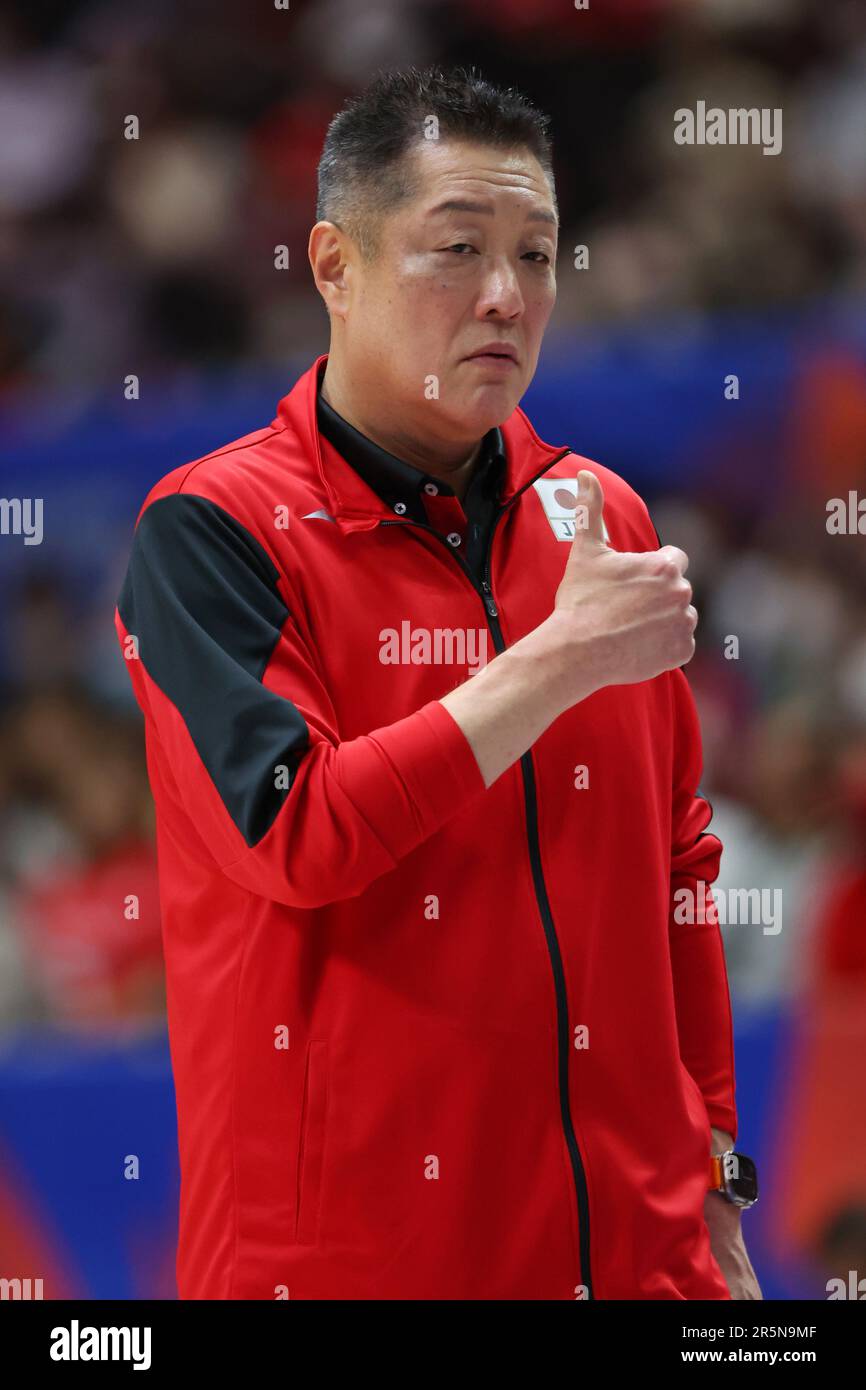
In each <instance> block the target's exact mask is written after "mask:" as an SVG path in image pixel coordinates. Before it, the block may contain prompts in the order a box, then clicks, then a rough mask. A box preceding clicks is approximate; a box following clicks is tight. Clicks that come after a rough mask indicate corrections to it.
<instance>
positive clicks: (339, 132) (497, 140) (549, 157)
mask: <svg viewBox="0 0 866 1390" xmlns="http://www.w3.org/2000/svg"><path fill="white" fill-rule="evenodd" d="M431 117H435V121H436V123H435V125H433V124H432V123H431V121H430V118H431ZM549 124H550V123H549V118H548V117H547V116H546V115H545V114H544V112H542V111H541V110H539V109H538V107H536V106H534V105H533V104H532V102H531V101H529V100H528V99H527V98H526V97H524V96H523V95H522V94H521V93H520V92H517V91H515V90H514V88H511V87H508V88H503V87H496V86H494V85H493V84H492V83H490V82H486V81H485V80H484V79H483V78H482V77H481V76H480V75H479V73H478V72H477V71H476V70H475V69H474V68H464V67H457V68H451V69H449V70H448V71H443V69H442V68H440V67H438V66H434V67H428V68H424V69H420V70H419V69H418V68H414V67H411V68H404V69H402V70H400V71H385V72H380V73H378V74H377V75H376V77H375V78H374V80H373V81H372V82H371V83H370V85H369V86H368V87H366V88H365V89H364V91H363V92H361V93H359V94H358V95H357V96H354V97H352V98H350V99H349V101H347V102H346V104H345V105H344V106H343V108H342V110H340V111H338V112H337V114H336V116H334V118H333V120H332V121H331V123H330V125H329V126H328V131H327V134H326V136H325V143H324V147H323V149H322V157H321V159H320V160H319V184H318V199H317V202H316V218H317V220H319V221H322V220H324V221H328V222H334V223H336V225H337V226H339V227H342V228H344V230H345V231H347V232H348V233H349V235H350V236H352V237H353V239H354V240H355V241H356V242H357V243H358V245H359V247H360V249H361V252H362V255H364V256H365V258H367V259H372V258H373V257H374V256H375V253H376V241H377V237H376V231H377V227H376V223H377V219H378V217H379V216H381V214H382V213H384V212H387V211H390V210H391V209H392V208H394V207H396V206H397V204H398V203H400V202H402V201H403V200H404V199H405V198H408V197H409V196H411V194H412V193H413V192H414V191H415V183H414V181H413V177H412V169H411V166H410V162H409V161H408V160H407V159H406V158H405V156H406V155H407V153H408V152H409V151H410V149H411V148H412V147H413V146H414V145H416V144H417V143H419V142H420V141H422V140H423V139H425V132H426V131H427V130H430V129H435V130H436V136H437V138H443V139H447V138H448V137H449V136H450V137H451V138H452V139H460V140H471V141H473V142H477V143H479V144H484V145H494V146H496V147H497V148H499V149H526V150H528V151H529V152H530V153H531V154H533V155H534V156H535V158H536V159H537V160H538V162H539V164H540V165H541V166H542V168H543V169H544V172H545V174H546V175H547V177H548V179H549V180H550V186H551V190H553V187H554V179H553V152H552V147H551V141H550V135H549ZM426 138H427V139H429V138H430V136H429V135H426ZM554 198H555V194H554Z"/></svg>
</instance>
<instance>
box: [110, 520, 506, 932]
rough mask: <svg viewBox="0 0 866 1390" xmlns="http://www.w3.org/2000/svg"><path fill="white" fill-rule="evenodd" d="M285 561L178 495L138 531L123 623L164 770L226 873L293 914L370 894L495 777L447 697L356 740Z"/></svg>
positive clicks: (121, 610) (124, 644) (120, 613)
mask: <svg viewBox="0 0 866 1390" xmlns="http://www.w3.org/2000/svg"><path fill="white" fill-rule="evenodd" d="M284 589H285V581H283V580H281V576H280V574H279V571H278V570H277V568H276V566H275V564H274V562H273V560H272V558H271V556H270V554H269V552H268V551H267V550H266V549H265V547H264V546H263V545H262V544H261V543H260V542H259V541H258V540H257V539H256V538H255V536H254V535H253V534H252V533H251V532H250V531H249V530H248V529H247V528H246V527H245V526H244V525H242V524H241V523H240V522H239V521H238V520H237V518H236V517H234V516H232V515H231V514H230V513H229V512H228V511H227V510H226V509H225V508H224V507H221V506H219V505H217V504H216V503H214V502H212V501H210V500H209V499H207V498H205V497H199V496H194V495H192V494H189V493H183V492H175V493H172V494H169V495H166V496H163V497H160V498H157V499H156V500H154V501H152V502H150V504H149V505H146V506H145V508H144V510H143V511H142V513H141V515H140V517H139V520H138V524H137V526H136V530H135V536H134V539H133V544H132V550H131V555H130V561H129V566H128V569H127V573H126V577H125V580H124V583H123V587H122V590H121V594H120V596H119V599H118V604H117V611H116V614H115V626H116V629H117V634H118V638H119V641H120V644H121V650H122V652H123V655H124V656H125V657H126V659H127V663H128V669H129V672H130V676H131V679H132V683H133V687H134V691H135V695H136V699H137V700H138V703H139V705H140V706H141V708H142V711H143V713H144V715H145V719H146V721H147V725H148V733H149V736H150V737H151V738H154V739H156V740H157V742H158V744H159V745H160V748H161V753H162V756H161V757H160V758H159V765H160V769H161V770H162V771H163V772H164V775H165V778H166V780H167V782H168V784H169V786H170V788H171V793H172V796H173V799H174V800H175V801H176V802H177V803H178V804H179V805H180V806H181V807H182V808H183V811H185V813H186V815H187V817H188V818H189V821H190V822H191V823H192V826H193V827H194V829H195V831H196V832H197V833H198V836H199V838H200V839H201V841H202V843H203V845H204V846H205V847H206V853H208V854H209V855H210V856H211V857H212V858H213V860H214V861H215V863H216V865H217V866H218V867H219V869H220V870H221V871H222V872H223V873H224V874H226V875H227V876H228V878H230V879H231V880H233V881H234V882H235V883H237V884H239V885H240V886H242V887H244V888H247V889H249V890H250V891H252V892H255V893H258V894H260V895H261V896H264V897H268V898H270V899H273V900H275V901H277V902H282V903H285V904H287V905H289V906H292V907H301V908H316V907H320V906H324V905H326V904H328V903H331V902H335V901H338V900H340V899H344V898H351V897H354V896H356V895H357V894H359V893H361V892H363V891H364V889H365V888H366V887H367V885H368V884H369V883H371V882H372V881H373V880H374V879H376V878H377V877H378V876H379V875H381V874H383V873H386V872H387V871H388V870H389V869H392V868H393V867H394V866H395V865H396V864H397V863H398V861H399V860H400V859H402V858H403V857H404V856H405V855H406V854H408V853H409V852H410V851H411V850H413V849H414V848H415V847H416V846H417V845H419V844H420V843H421V842H422V841H424V840H426V839H427V838H428V837H429V836H430V835H431V834H433V833H434V832H435V831H436V830H437V829H439V827H440V826H442V825H443V824H444V823H445V822H446V821H447V820H448V819H449V818H450V817H451V816H452V815H453V814H454V813H455V811H456V810H457V809H458V808H459V807H460V806H461V805H463V804H465V801H466V800H467V798H469V797H471V796H474V795H476V794H477V793H479V792H481V791H483V790H484V779H483V777H482V775H481V772H480V770H479V767H478V764H477V762H476V759H475V755H474V753H473V752H472V749H471V746H470V744H469V742H468V740H467V739H466V737H465V735H464V734H463V732H462V730H461V729H460V727H459V725H458V724H457V723H456V721H455V720H454V719H453V718H452V716H451V715H450V714H449V713H448V711H447V710H446V709H445V707H444V705H442V704H440V703H439V701H438V700H433V701H430V702H429V703H428V704H426V705H424V706H423V707H421V708H420V709H418V710H416V711H415V712H414V713H412V714H410V715H408V716H407V717H406V718H404V719H400V720H398V721H396V722H395V723H393V724H389V725H387V726H386V727H383V728H379V729H374V730H372V731H371V732H370V733H368V734H365V735H363V736H362V737H358V738H353V739H350V740H346V741H341V740H340V737H339V733H338V728H337V719H336V716H335V712H334V708H333V704H332V702H331V699H330V697H329V694H328V691H327V689H326V688H325V684H324V682H323V680H322V677H321V674H320V669H319V665H318V662H317V660H316V654H315V653H313V652H311V651H310V650H309V649H308V647H307V645H306V643H305V641H304V640H303V637H302V635H301V633H300V631H299V629H298V626H297V624H296V623H295V621H294V619H293V617H292V613H291V611H290V608H291V599H290V598H289V599H288V601H287V600H286V598H284Z"/></svg>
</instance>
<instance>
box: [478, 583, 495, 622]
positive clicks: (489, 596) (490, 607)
mask: <svg viewBox="0 0 866 1390" xmlns="http://www.w3.org/2000/svg"><path fill="white" fill-rule="evenodd" d="M481 587H482V589H483V590H484V607H485V608H486V609H487V612H488V613H489V614H490V616H491V618H498V617H499V609H498V608H497V607H496V603H495V601H494V598H493V591H492V590H491V588H490V585H489V584H488V583H487V580H486V579H482V581H481Z"/></svg>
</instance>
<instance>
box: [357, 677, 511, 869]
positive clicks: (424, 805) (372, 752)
mask: <svg viewBox="0 0 866 1390" xmlns="http://www.w3.org/2000/svg"><path fill="white" fill-rule="evenodd" d="M340 751H341V759H342V760H344V761H343V769H344V774H343V776H344V779H345V780H344V787H345V790H346V791H347V793H348V794H349V796H350V797H351V798H352V800H353V801H354V802H355V804H356V805H357V806H358V809H359V810H360V811H362V813H363V814H364V816H365V818H366V820H367V822H368V824H370V825H371V827H372V828H373V829H374V830H375V831H376V834H377V836H378V838H379V839H380V841H381V843H382V844H383V845H385V846H386V848H387V849H388V850H389V852H390V853H391V855H392V856H393V857H394V859H401V858H402V857H403V856H404V855H405V854H408V853H409V852H410V851H411V850H412V849H414V848H415V846H416V845H418V844H420V843H421V842H422V841H423V840H425V839H427V837H428V836H429V835H432V834H433V832H434V831H436V830H438V829H439V828H440V827H441V826H442V825H444V824H445V823H446V822H447V821H448V820H450V819H451V817H452V816H454V815H456V814H457V812H458V811H459V810H461V809H462V807H463V806H464V805H465V803H466V801H467V800H469V799H470V798H471V797H475V796H477V795H478V794H479V793H480V792H483V791H484V790H485V783H484V778H483V776H482V775H481V769H480V768H479V766H478V763H477V761H476V758H475V754H474V753H473V751H472V746H471V744H470V743H469V740H468V739H467V737H466V735H465V734H464V733H463V730H462V729H461V728H460V725H459V724H458V723H457V721H456V720H455V719H454V718H453V716H452V715H451V714H449V712H448V710H447V709H446V708H445V706H444V705H442V704H440V703H439V701H438V700H431V701H430V702H429V704H426V705H422V707H421V708H420V709H419V710H416V711H415V713H414V714H410V715H408V716H407V718H405V719H400V720H398V721H397V722H396V723H394V724H388V725H386V726H385V727H383V728H381V729H373V730H371V732H370V733H369V734H367V735H366V736H365V737H363V738H359V739H355V740H353V741H351V742H350V743H344V744H343V745H342V747H341V750H340ZM372 764H375V765H377V766H375V767H374V766H373V765H372ZM383 764H384V765H385V768H386V769H387V773H388V774H390V775H385V776H383V775H382V772H383ZM377 772H378V775H375V774H376V773H377ZM356 779H357V780H356ZM341 780H343V779H342V778H341ZM361 786H363V787H365V788H369V789H371V791H372V790H373V789H375V792H374V795H371V796H369V797H367V798H366V802H365V804H360V803H359V799H358V797H357V796H356V795H355V794H353V788H354V787H361Z"/></svg>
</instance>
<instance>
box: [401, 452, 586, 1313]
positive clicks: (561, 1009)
mask: <svg viewBox="0 0 866 1390" xmlns="http://www.w3.org/2000/svg"><path fill="white" fill-rule="evenodd" d="M570 453H572V450H571V449H569V448H566V449H563V450H562V452H561V453H559V454H557V455H556V457H555V458H552V459H551V460H550V462H549V463H547V464H545V466H544V468H542V469H540V470H539V472H538V473H536V474H535V476H534V477H532V478H530V479H529V482H527V483H524V485H523V487H521V488H519V489H518V491H517V492H515V494H514V496H513V497H510V498H509V499H508V501H507V502H506V503H505V506H504V507H500V508H499V510H498V511H497V513H496V516H495V517H494V519H493V524H492V526H491V527H490V530H489V531H488V534H487V545H486V547H485V552H484V568H483V572H482V577H481V584H480V585H478V584H477V583H476V581H475V576H474V575H473V573H472V571H471V570H470V568H469V566H468V565H467V563H466V561H465V560H464V559H463V556H462V555H458V554H457V553H456V551H455V550H454V549H453V547H452V546H450V545H449V544H448V541H447V540H446V538H445V537H444V536H443V535H442V534H441V533H440V532H439V531H437V530H436V529H435V528H434V527H432V526H427V525H425V523H424V522H421V521H413V520H411V519H406V520H403V521H390V520H388V521H381V522H380V523H379V524H380V526H417V527H419V529H420V530H422V531H429V532H430V534H431V535H432V536H435V537H436V538H437V540H439V541H441V542H442V544H443V545H444V546H445V549H446V550H447V551H448V553H449V554H450V555H452V556H453V557H454V559H455V560H457V561H458V563H459V565H460V568H461V569H462V570H463V572H464V574H465V575H466V576H467V578H468V579H469V582H470V584H471V585H472V587H473V589H475V591H476V593H478V594H479V596H480V598H481V600H482V602H483V604H484V610H485V612H486V614H487V625H488V627H489V629H490V631H491V632H492V634H493V645H494V647H495V648H496V651H497V653H499V652H504V651H505V649H506V647H507V646H508V643H507V642H506V641H505V638H504V637H503V635H502V628H501V627H500V625H499V609H498V608H497V606H496V600H495V599H494V597H493V589H492V587H491V584H490V559H491V554H492V550H493V540H494V536H495V534H496V528H497V526H498V525H499V522H500V521H501V519H502V517H503V516H504V515H505V513H506V512H507V511H508V509H509V508H510V507H511V506H513V504H514V503H515V502H516V501H517V499H518V497H520V496H521V495H522V494H523V493H524V492H525V491H526V490H527V488H529V487H531V486H532V484H533V483H534V482H535V481H536V480H537V479H538V478H540V477H541V476H542V474H544V473H546V472H547V471H548V470H549V469H550V468H552V467H553V465H554V464H555V463H559V462H560V460H561V459H564V458H566V457H567V455H568V454H570ZM520 767H521V772H522V774H523V802H524V807H525V811H526V837H527V840H528V842H529V862H530V866H531V868H532V883H533V887H534V889H535V900H536V904H537V906H538V912H539V916H540V917H541V924H542V927H543V928H544V938H545V941H546V942H547V952H548V955H549V956H550V965H551V969H552V971H553V984H554V990H555V993H556V1019H557V1059H558V1064H559V1065H558V1081H559V1109H560V1116H561V1119H562V1128H563V1132H564V1134H565V1142H566V1146H567V1148H568V1155H569V1159H570V1160H571V1171H572V1175H573V1178H574V1187H575V1192H576V1195H577V1212H578V1236H579V1250H580V1275H581V1282H582V1283H583V1284H584V1285H585V1286H586V1291H587V1298H588V1299H592V1297H593V1292H592V1268H591V1264H590V1255H589V1193H588V1190H587V1186H586V1173H585V1170H584V1166H583V1158H582V1156H581V1152H580V1146H579V1145H578V1142H577V1135H576V1134H575V1131H574V1122H573V1120H572V1118H571V1105H570V1102H569V1097H568V1063H569V1057H570V1055H571V1052H570V1043H571V1034H570V1030H569V1022H568V996H567V993H566V988H565V969H564V967H563V963H562V951H561V950H560V947H559V938H558V936H557V934H556V925H555V923H554V920H553V913H552V912H551V909H550V898H549V897H548V893H547V885H546V884H545V881H544V871H543V869H542V866H541V846H540V843H539V838H538V793H537V788H536V782H535V769H534V767H533V766H532V755H531V750H530V749H527V750H526V752H525V753H523V754H521V757H520Z"/></svg>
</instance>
